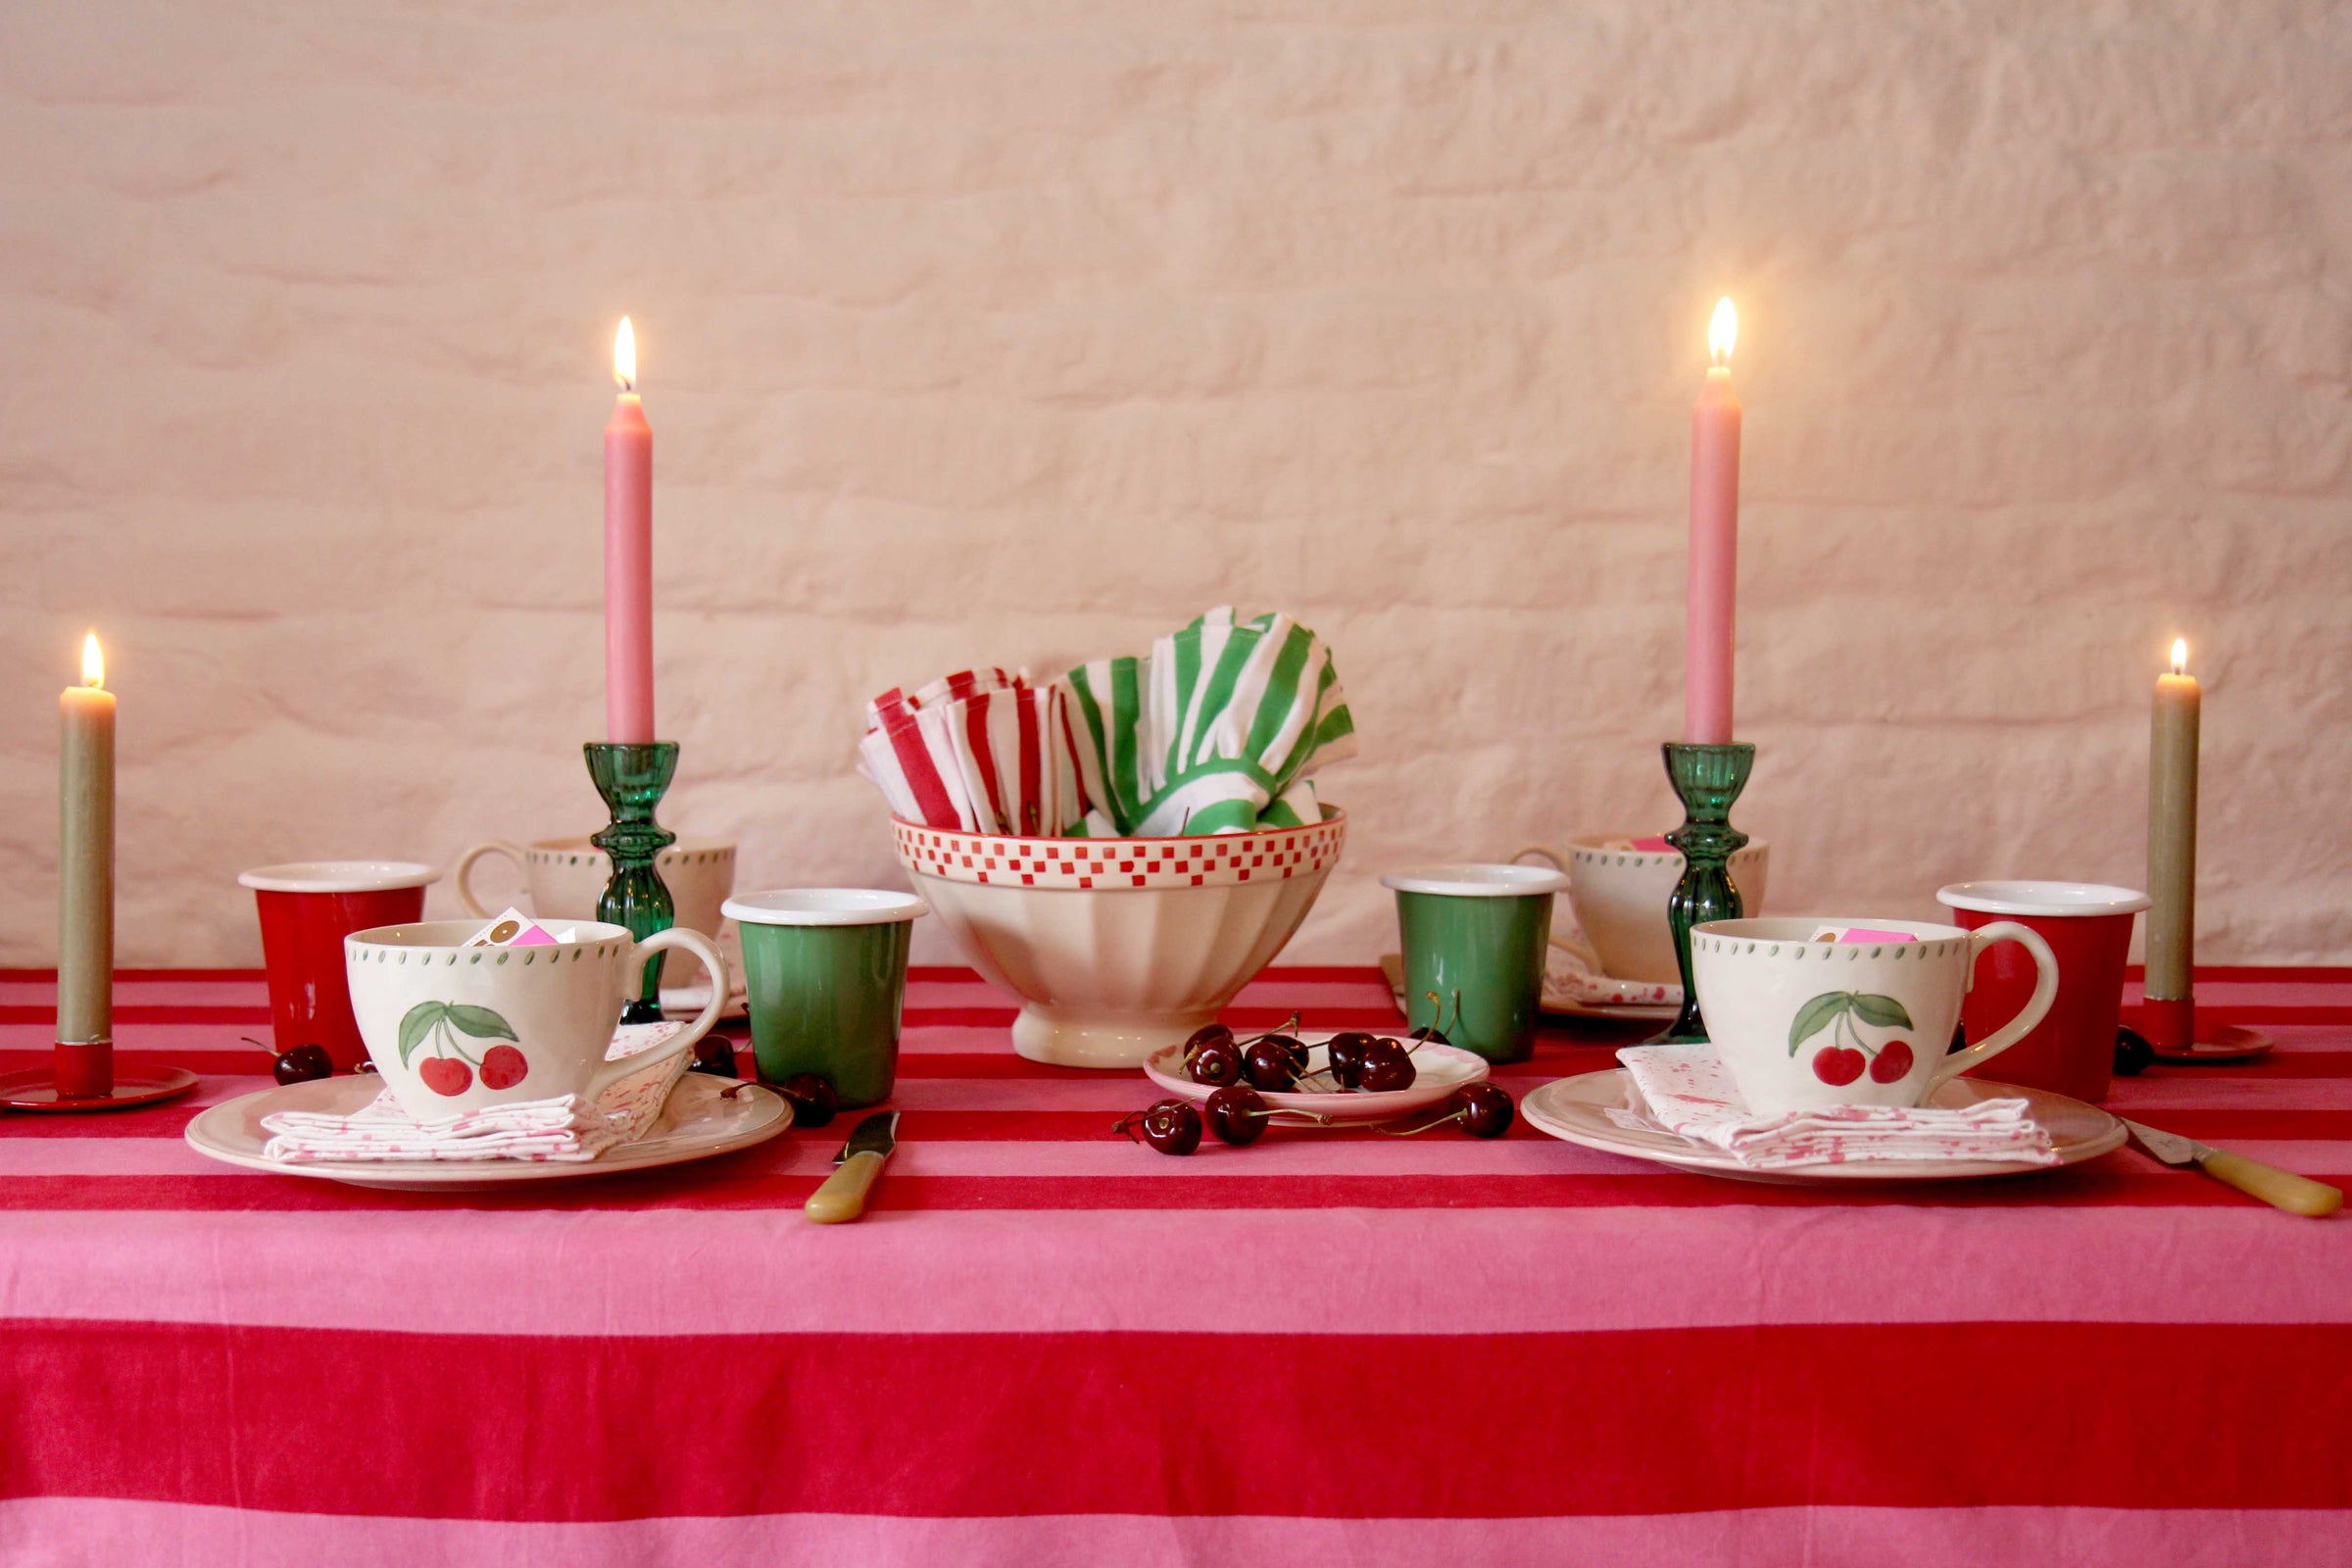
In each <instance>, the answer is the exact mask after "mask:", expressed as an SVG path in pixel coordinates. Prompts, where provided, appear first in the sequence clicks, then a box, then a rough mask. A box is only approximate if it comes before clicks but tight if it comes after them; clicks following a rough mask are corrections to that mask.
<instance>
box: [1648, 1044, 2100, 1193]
mask: <svg viewBox="0 0 2352 1568" xmlns="http://www.w3.org/2000/svg"><path fill="white" fill-rule="evenodd" d="M1617 1059H1618V1060H1619V1061H1621V1062H1623V1063H1624V1064H1625V1070H1626V1074H1627V1076H1628V1077H1630V1078H1632V1079H1633V1081H1634V1086H1635V1087H1636V1088H1637V1089H1639V1090H1640V1091H1641V1094H1642V1103H1644V1104H1645V1105H1646V1106H1647V1107H1648V1108H1647V1113H1646V1114H1644V1113H1643V1112H1642V1111H1638V1110H1618V1109H1613V1110H1611V1111H1610V1112H1609V1119H1610V1120H1611V1121H1614V1122H1615V1123H1617V1125H1618V1126H1620V1127H1630V1128H1635V1129H1639V1130H1642V1131H1662V1132H1669V1133H1673V1134H1674V1135H1676V1136H1677V1137H1679V1138H1683V1139H1686V1140H1688V1141H1689V1142H1691V1143H1693V1144H1698V1145H1702V1146H1705V1147H1707V1148H1711V1149H1719V1150H1721V1151H1723V1152H1725V1153H1727V1154H1730V1155H1731V1156H1732V1157H1733V1158H1734V1159H1736V1160H1738V1161H1739V1162H1740V1164H1742V1165H1746V1166H1749V1167H1752V1168H1753V1169H1756V1170H1787V1169H1789V1168H1790V1167H1792V1166H1797V1165H1835V1164H1841V1163H1845V1162H1849V1161H1857V1160H1906V1161H1922V1162H1927V1161H1936V1160H1951V1161H1954V1162H1959V1161H1976V1160H1994V1161H2001V1162H2005V1163H2010V1164H2020V1165H2055V1164H2057V1163H2058V1156H2057V1154H2056V1153H2055V1152H2053V1151H2052V1150H2051V1147H2050V1135H2049V1134H2048V1133H2047V1132H2045V1131H2044V1130H2043V1129H2042V1128H2041V1127H2040V1126H2039V1125H2038V1124H2037V1123H2035V1122H2034V1119H2033V1117H2032V1116H2031V1115H2030V1114H2029V1113H2028V1106H2027V1103H2026V1102H2025V1101H2023V1100H1980V1101H1978V1102H1976V1103H1974V1104H1970V1105H1966V1106H1962V1107H1955V1108H1951V1109H1942V1108H1933V1109H1931V1108H1926V1107H1921V1108H1914V1109H1906V1108H1902V1107H1898V1106H1888V1105H1828V1106H1824V1107H1822V1108H1820V1109H1818V1110H1791V1111H1784V1112H1782V1113H1780V1114H1779V1115H1774V1116H1759V1115H1755V1114H1753V1113H1751V1112H1750V1111H1749V1110H1748V1108H1747V1102H1745V1101H1744V1100H1742V1099H1740V1086H1739V1085H1738V1084H1736V1083H1734V1082H1733V1081H1732V1075H1731V1073H1730V1072H1729V1071H1728V1070H1726V1069H1725V1067H1724V1065H1723V1060H1722V1058H1721V1057H1720V1056H1718V1055H1717V1054H1715V1048H1714V1047H1713V1046H1711V1045H1706V1044H1703V1043H1702V1044H1699V1045H1691V1046H1629V1047H1627V1048H1626V1049H1625V1050H1623V1051H1620V1052H1618V1053H1617Z"/></svg>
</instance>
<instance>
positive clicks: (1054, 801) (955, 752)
mask: <svg viewBox="0 0 2352 1568" xmlns="http://www.w3.org/2000/svg"><path fill="white" fill-rule="evenodd" d="M1061 703H1062V698H1061V694H1060V692H1059V691H1058V690H1055V689H1054V688H1050V687H1047V688H1041V687H1036V686H1032V685H1030V684H1029V676H1028V673H1027V672H1026V671H1015V672H1013V673H1011V674H1007V673H1005V671H1004V670H1002V669H997V668H994V667H990V668H985V669H967V670H961V671H959V672H957V673H956V674H954V675H944V676H942V677H941V678H939V679H938V680H935V681H933V682H932V683H931V684H930V685H928V686H925V687H923V688H922V689H921V690H919V691H917V692H916V693H915V694H914V695H913V696H912V697H909V696H907V694H906V693H905V692H902V691H900V690H899V689H898V688H897V687H895V686H894V687H892V688H891V689H890V690H889V691H886V692H884V693H883V694H882V695H881V696H879V697H877V698H875V699H874V700H873V701H872V702H871V703H868V704H867V705H866V729H865V739H864V740H862V741H861V742H859V743H858V771H859V772H861V773H863V774H864V775H865V776H866V777H868V778H870V779H872V780H873V781H874V783H875V785H876V786H878V787H879V788H880V789H881V791H882V795H883V798H884V799H886V800H887V801H889V802H890V809H891V811H892V813H893V814H894V815H896V816H898V817H899V818H900V819H901V820H903V821H907V822H920V823H922V824H923V825H924V826H926V827H939V828H955V829H958V830H960V831H962V832H965V833H1003V834H1011V835H1013V836H1015V837H1019V838H1037V837H1041V836H1051V835H1052V834H1054V832H1055V831H1056V830H1057V829H1058V828H1059V826H1060V824H1061V820H1062V818H1063V817H1064V816H1065V815H1069V814H1072V813H1075V814H1077V815H1081V816H1083V815H1084V814H1085V812H1086V804H1085V802H1084V800H1083V799H1082V798H1079V792H1078V781H1077V775H1076V771H1075V767H1074V765H1073V763H1072V761H1071V758H1070V750H1069V746H1068V742H1067V739H1066V736H1065V735H1064V733H1063V732H1064V724H1063V721H1062V719H1061Z"/></svg>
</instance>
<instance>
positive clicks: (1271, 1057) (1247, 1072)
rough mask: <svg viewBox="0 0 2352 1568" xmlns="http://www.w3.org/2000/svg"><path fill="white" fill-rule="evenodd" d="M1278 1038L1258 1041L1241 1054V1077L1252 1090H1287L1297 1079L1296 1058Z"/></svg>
mask: <svg viewBox="0 0 2352 1568" xmlns="http://www.w3.org/2000/svg"><path fill="white" fill-rule="evenodd" d="M1295 1044H1297V1042H1295V1041H1290V1042H1286V1041H1284V1040H1282V1039H1280V1038H1279V1037H1277V1038H1275V1039H1269V1040H1260V1041H1258V1042H1257V1043H1255V1044H1254V1045H1252V1046H1251V1047H1250V1049H1249V1050H1248V1051H1245V1052H1243V1053H1242V1076H1243V1077H1244V1078H1247V1079H1248V1080H1249V1081H1250V1087H1251V1088H1252V1089H1275V1090H1280V1089H1288V1088H1290V1087H1291V1085H1292V1084H1294V1083H1296V1082H1298V1079H1299V1058H1298V1057H1297V1056H1296V1055H1294V1054H1292V1053H1291V1046H1292V1045H1295Z"/></svg>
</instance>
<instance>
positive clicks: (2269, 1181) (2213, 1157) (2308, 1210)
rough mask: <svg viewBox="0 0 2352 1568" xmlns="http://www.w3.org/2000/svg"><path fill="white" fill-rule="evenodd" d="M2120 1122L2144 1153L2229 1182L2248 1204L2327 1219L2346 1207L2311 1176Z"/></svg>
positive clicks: (2126, 1119) (2341, 1198) (2127, 1119)
mask: <svg viewBox="0 0 2352 1568" xmlns="http://www.w3.org/2000/svg"><path fill="white" fill-rule="evenodd" d="M2117 1119H2118V1120H2120V1121H2121V1122H2123V1124H2124V1125H2125V1126H2126V1127H2129V1128H2131V1136H2132V1137H2133V1138H2135V1139H2137V1140H2138V1141H2139V1147H2140V1148H2142V1149H2144V1150H2146V1151H2147V1152H2149V1153H2151V1154H2153V1155H2155V1156H2156V1157H2157V1158H2158V1159H2161V1160H2163V1161H2164V1162H2165V1163H2166V1164H2167V1165H2188V1164H2194V1165H2196V1166H2198V1167H2199V1168H2200V1169H2202V1170H2203V1171H2204V1172H2205V1174H2206V1175H2208V1176H2210V1177H2212V1178H2213V1179H2214V1180H2215V1181H2217V1182H2226V1183H2228V1184H2229V1186H2231V1187H2234V1188H2236V1189H2237V1190H2238V1191H2239V1192H2241V1193H2244V1194H2245V1195H2246V1196H2247V1197H2249V1198H2259V1199H2261V1200H2262V1201H2264V1202H2266V1203H2268V1204H2270V1205H2271V1206H2272V1207H2273V1208H2283V1209H2285V1210H2286V1211H2287V1212H2288V1213H2289V1214H2303V1215H2308V1216H2309V1217H2310V1218H2312V1219H2325V1218H2327V1216H2328V1215H2330V1214H2332V1213H2334V1212H2335V1211H2336V1210H2337V1209H2339V1208H2341V1207H2343V1204H2344V1195H2343V1194H2342V1193H2340V1192H2338V1191H2336V1190H2335V1189H2334V1188H2332V1187H2330V1186H2328V1185H2327V1183H2326V1182H2315V1181H2313V1180H2312V1179H2311V1178H2310V1177H2308V1176H2298V1175H2296V1174H2295V1173H2294V1172H2293V1171H2291V1170H2280V1169H2279V1168H2278V1166H2276V1165H2265V1164H2264V1163H2263V1162H2262V1161H2261V1160H2259V1159H2248V1158H2247V1157H2246V1156H2245V1155H2243V1154H2232V1153H2231V1152H2229V1151H2228V1150H2226V1149H2215V1148H2214V1147H2212V1146H2211V1145H2210V1144H2200V1143H2198V1142H2197V1141H2196V1140H2195V1139H2193V1138H2183V1137H2181V1136H2180V1134H2179V1133H2168V1132H2164V1131H2162V1130H2160V1129H2158V1128H2155V1127H2143V1126H2141V1125H2140V1124H2139V1123H2138V1122H2135V1121H2133V1120H2131V1118H2130V1117H2129V1116H2123V1117H2118V1118H2117Z"/></svg>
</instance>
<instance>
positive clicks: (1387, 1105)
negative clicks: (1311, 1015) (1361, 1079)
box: [1144, 1030, 1488, 1126]
mask: <svg viewBox="0 0 2352 1568" xmlns="http://www.w3.org/2000/svg"><path fill="white" fill-rule="evenodd" d="M1336 1032H1337V1031H1334V1030H1318V1031H1308V1032H1303V1033H1301V1034H1299V1035H1297V1036H1295V1037H1294V1038H1296V1039H1299V1040H1303V1041H1305V1042H1306V1045H1307V1048H1308V1049H1307V1053H1306V1065H1307V1069H1308V1070H1309V1071H1310V1072H1315V1071H1320V1070H1321V1069H1322V1068H1323V1066H1324V1062H1325V1057H1324V1054H1323V1044H1322V1043H1323V1042H1324V1041H1327V1040H1329V1039H1330V1038H1331V1037H1332V1035H1333V1034H1334V1033H1336ZM1407 1044H1410V1042H1409V1041H1408V1042H1407ZM1413 1068H1414V1075H1413V1086H1412V1087H1411V1088H1410V1089H1391V1090H1388V1091H1386V1092H1385V1093H1382V1094H1377V1095H1374V1094H1365V1093H1363V1092H1362V1091H1360V1090H1353V1091H1351V1090H1346V1089H1341V1090H1335V1091H1333V1092H1332V1093H1330V1094H1293V1093H1289V1092H1286V1091H1281V1090H1274V1091H1267V1090H1260V1091H1258V1092H1259V1093H1260V1094H1261V1095H1263V1096H1264V1097H1265V1102H1266V1104H1267V1105H1268V1106H1269V1107H1270V1108H1272V1109H1275V1110H1311V1111H1313V1112H1314V1113H1315V1114H1316V1115H1318V1116H1328V1117H1330V1118H1331V1119H1332V1120H1333V1121H1351V1122H1352V1121H1394V1120H1396V1119H1397V1117H1399V1116H1409V1115H1411V1114H1412V1113H1413V1112H1414V1111H1416V1110H1422V1109H1425V1108H1427V1107H1428V1106H1431V1105H1437V1104H1442V1103H1445V1101H1446V1097H1447V1096H1448V1095H1451V1094H1452V1093H1453V1092H1454V1091H1455V1090H1456V1089H1459V1088H1461V1087H1462V1085H1464V1084H1474V1083H1478V1082H1479V1081H1481V1080H1482V1079H1484V1078H1485V1077H1486V1076H1487V1071H1488V1068H1487V1058H1486V1057H1484V1056H1481V1055H1479V1054H1476V1053H1474V1052H1468V1051H1463V1050H1461V1049H1460V1048H1459V1047H1455V1046H1440V1045H1434V1044H1433V1045H1426V1046H1423V1047H1422V1048H1421V1049H1420V1050H1418V1051H1416V1052H1414V1053H1413ZM1144 1076H1145V1077H1147V1078H1150V1079H1151V1080H1152V1082H1153V1083H1155V1084H1157V1085H1159V1087H1160V1088H1162V1089H1165V1090H1166V1091H1167V1092H1168V1093H1169V1094H1172V1095H1178V1096H1181V1097H1183V1098H1184V1099H1186V1100H1190V1101H1192V1102H1194V1103H1202V1102H1205V1101H1206V1100H1207V1099H1208V1097H1209V1096H1211V1095H1213V1094H1215V1093H1216V1092H1217V1087H1218V1086H1216V1085H1214V1084H1197V1083H1195V1082H1193V1081H1192V1079H1190V1078H1188V1077H1186V1076H1185V1075H1184V1048H1183V1047H1182V1046H1170V1047H1168V1048H1167V1049H1166V1050H1165V1051H1162V1052H1160V1053H1159V1054H1156V1055H1154V1056H1153V1057H1152V1059H1151V1060H1150V1061H1147V1062H1145V1063H1144ZM1275 1125H1277V1126H1280V1125H1282V1124H1281V1123H1279V1122H1277V1123H1276V1124H1275Z"/></svg>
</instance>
